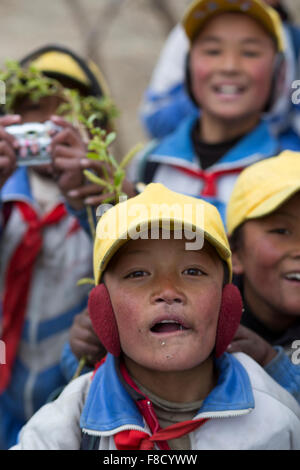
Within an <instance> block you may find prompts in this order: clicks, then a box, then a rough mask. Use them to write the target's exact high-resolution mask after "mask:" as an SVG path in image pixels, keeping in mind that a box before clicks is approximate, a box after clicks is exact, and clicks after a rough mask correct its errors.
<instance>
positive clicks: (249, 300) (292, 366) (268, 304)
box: [227, 151, 300, 401]
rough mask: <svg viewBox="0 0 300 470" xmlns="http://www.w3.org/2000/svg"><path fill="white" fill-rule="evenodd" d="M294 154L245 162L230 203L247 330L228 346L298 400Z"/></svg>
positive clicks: (298, 229)
mask: <svg viewBox="0 0 300 470" xmlns="http://www.w3.org/2000/svg"><path fill="white" fill-rule="evenodd" d="M299 157H300V154H299V153H297V152H289V151H285V152H283V153H281V154H280V155H279V156H276V157H274V158H270V159H267V160H265V161H262V162H259V163H256V164H255V165H252V166H250V167H249V168H247V169H246V170H244V171H243V172H242V173H241V175H240V176H239V178H238V180H237V182H236V185H235V187H234V189H233V193H232V196H231V198H230V201H229V204H228V210H227V227H228V234H229V237H230V240H231V247H232V251H233V270H234V273H235V275H236V278H237V279H236V283H237V284H238V285H239V287H240V290H241V291H242V293H243V298H244V308H245V310H244V313H243V317H242V324H243V325H244V326H245V327H246V328H248V329H250V330H251V331H250V332H249V331H248V330H247V329H243V328H242V329H241V331H240V333H239V334H238V336H237V338H236V341H234V342H233V343H232V345H231V348H230V350H231V351H237V350H242V351H245V352H247V353H248V354H250V355H251V356H252V357H254V358H255V359H256V360H257V361H258V362H259V363H260V364H261V365H263V366H265V368H266V370H267V372H268V373H270V374H271V375H272V377H273V378H274V379H275V380H276V381H278V382H279V383H280V384H281V385H282V386H284V387H285V388H286V389H287V390H289V391H290V392H291V393H292V394H293V395H294V396H295V398H297V399H298V401H299V400H300V366H299V359H298V356H299V351H298V352H297V349H299V345H300V344H299V339H300V308H299V305H300V290H299V279H300V218H299V202H300V158H299ZM252 331H253V332H254V333H256V334H257V335H259V336H261V337H262V338H263V339H264V340H265V341H263V342H262V343H260V341H259V337H257V336H256V335H252ZM253 344H255V347H253ZM271 345H272V346H271Z"/></svg>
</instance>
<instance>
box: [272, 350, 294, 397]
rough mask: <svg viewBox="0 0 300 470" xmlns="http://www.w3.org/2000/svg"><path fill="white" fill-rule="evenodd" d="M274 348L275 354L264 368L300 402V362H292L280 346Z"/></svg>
mask: <svg viewBox="0 0 300 470" xmlns="http://www.w3.org/2000/svg"><path fill="white" fill-rule="evenodd" d="M275 349H276V350H277V351H278V354H277V356H275V357H274V359H273V360H272V361H271V362H270V363H269V364H268V365H267V366H265V368H264V369H265V371H266V372H267V373H268V374H269V375H270V376H271V377H272V378H273V379H274V380H275V381H276V382H278V383H279V385H281V386H282V387H283V388H285V389H286V390H287V391H288V392H290V393H291V395H293V397H294V398H295V399H296V400H297V401H298V403H300V364H296V363H295V364H294V363H293V362H292V360H291V359H290V358H289V357H288V355H287V354H286V353H285V352H284V349H283V348H282V347H281V346H275Z"/></svg>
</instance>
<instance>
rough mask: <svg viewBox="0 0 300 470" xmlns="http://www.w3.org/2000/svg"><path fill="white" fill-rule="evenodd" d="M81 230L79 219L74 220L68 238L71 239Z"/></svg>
mask: <svg viewBox="0 0 300 470" xmlns="http://www.w3.org/2000/svg"><path fill="white" fill-rule="evenodd" d="M80 229H81V226H80V223H79V222H78V220H77V219H74V220H73V223H72V225H71V227H70V228H69V230H68V233H67V238H69V237H70V236H71V235H73V233H76V232H78V230H80Z"/></svg>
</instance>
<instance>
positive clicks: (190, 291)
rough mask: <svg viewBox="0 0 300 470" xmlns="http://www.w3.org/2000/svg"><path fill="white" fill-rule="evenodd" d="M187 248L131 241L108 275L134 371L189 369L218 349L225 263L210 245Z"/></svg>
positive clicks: (127, 356) (179, 243) (123, 345)
mask: <svg viewBox="0 0 300 470" xmlns="http://www.w3.org/2000/svg"><path fill="white" fill-rule="evenodd" d="M185 244H186V240H174V239H171V240H162V239H159V240H150V239H149V240H142V239H139V240H135V241H129V242H128V243H126V245H124V247H123V248H122V249H121V250H120V251H119V252H118V255H117V256H115V257H114V260H113V261H112V262H111V263H110V265H109V267H108V269H107V271H106V273H105V277H104V280H105V284H106V286H107V288H108V291H109V294H110V297H111V301H112V305H113V308H114V312H115V316H116V321H117V325H118V329H119V335H120V342H121V348H122V351H123V353H124V355H125V360H127V365H128V364H129V363H130V365H131V370H132V369H133V368H134V367H139V368H140V367H142V368H147V369H148V370H156V371H183V370H190V369H193V368H195V367H197V366H199V365H201V363H203V361H205V360H206V359H207V358H208V357H209V355H210V354H211V352H212V350H213V348H214V345H215V337H216V328H217V322H218V315H219V310H220V305H221V297H222V285H223V276H224V270H223V264H222V262H221V260H220V258H219V257H218V255H217V253H216V252H215V250H214V249H213V248H212V247H211V246H209V245H208V244H205V246H204V248H203V249H202V250H199V251H186V250H185Z"/></svg>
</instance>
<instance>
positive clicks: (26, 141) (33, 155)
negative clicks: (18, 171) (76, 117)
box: [5, 121, 61, 166]
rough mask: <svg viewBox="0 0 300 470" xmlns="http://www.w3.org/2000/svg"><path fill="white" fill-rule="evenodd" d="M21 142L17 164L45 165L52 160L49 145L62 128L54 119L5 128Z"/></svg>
mask: <svg viewBox="0 0 300 470" xmlns="http://www.w3.org/2000/svg"><path fill="white" fill-rule="evenodd" d="M5 130H6V132H8V133H9V134H11V135H13V136H14V137H15V139H16V140H17V141H18V142H19V144H20V147H19V149H18V150H17V166H33V165H43V164H46V163H50V162H51V155H50V153H49V152H48V146H49V145H50V143H51V139H52V137H53V136H54V135H55V134H56V133H57V132H59V131H60V130H61V127H59V126H56V125H55V124H54V123H53V122H52V121H46V122H44V123H40V122H28V123H25V124H14V125H12V126H7V127H6V128H5Z"/></svg>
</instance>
